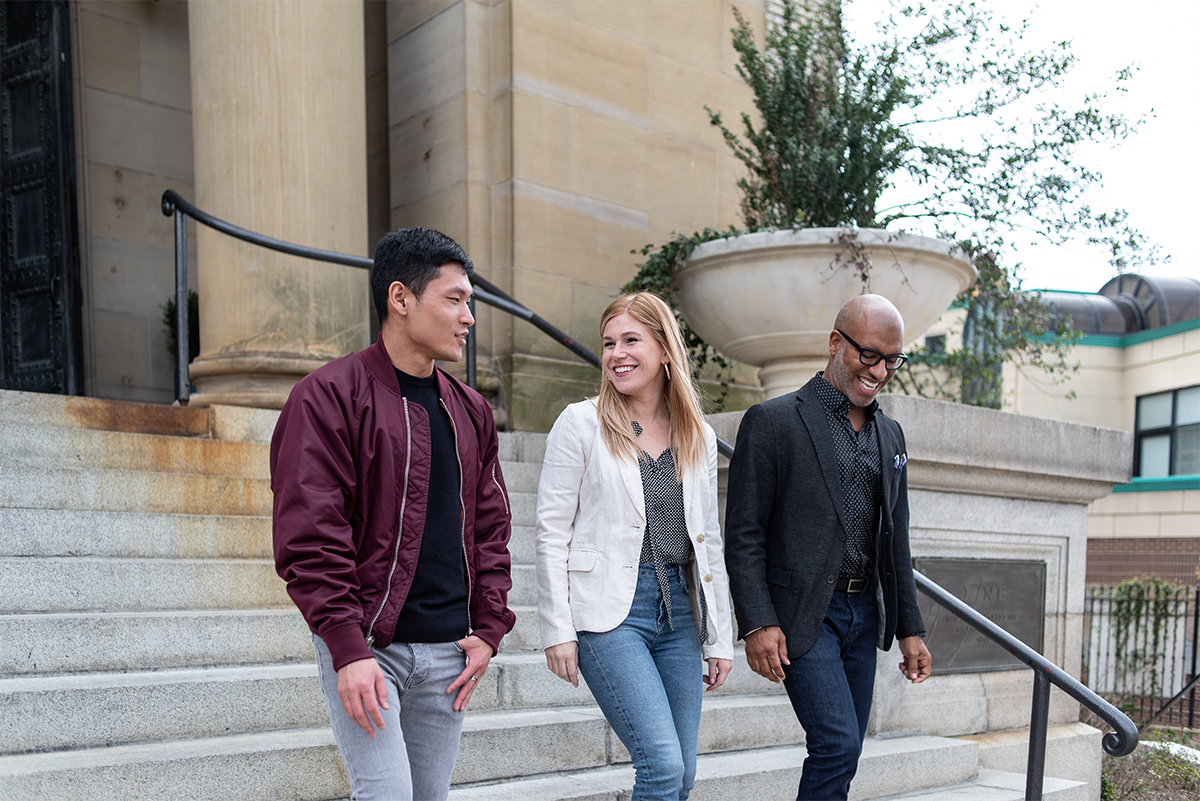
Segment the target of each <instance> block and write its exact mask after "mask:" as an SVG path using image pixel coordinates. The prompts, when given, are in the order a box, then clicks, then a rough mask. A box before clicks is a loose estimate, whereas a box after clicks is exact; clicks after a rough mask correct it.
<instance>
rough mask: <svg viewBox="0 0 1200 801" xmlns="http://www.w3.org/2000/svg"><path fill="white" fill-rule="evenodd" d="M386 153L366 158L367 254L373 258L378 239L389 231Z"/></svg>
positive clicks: (389, 208)
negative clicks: (368, 231)
mask: <svg viewBox="0 0 1200 801" xmlns="http://www.w3.org/2000/svg"><path fill="white" fill-rule="evenodd" d="M388 164H389V162H388V152H387V151H386V150H384V151H383V152H382V153H373V154H371V156H369V157H368V158H367V217H368V228H369V229H370V232H371V233H370V234H369V236H368V240H369V247H368V248H367V252H368V253H369V254H370V255H372V256H374V254H375V245H376V244H377V243H378V242H379V239H380V237H382V236H383V235H384V234H386V233H387V232H388V231H389V230H391V223H392V209H391V192H390V189H389V184H390V183H391V176H390V175H388Z"/></svg>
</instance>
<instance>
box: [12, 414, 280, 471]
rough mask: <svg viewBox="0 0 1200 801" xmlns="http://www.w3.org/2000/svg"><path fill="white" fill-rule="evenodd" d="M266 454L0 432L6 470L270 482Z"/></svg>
mask: <svg viewBox="0 0 1200 801" xmlns="http://www.w3.org/2000/svg"><path fill="white" fill-rule="evenodd" d="M269 451H270V448H269V446H268V445H265V444H262V443H249V442H226V441H223V440H216V439H208V438H198V437H178V436H175V437H172V436H161V435H154V434H128V433H123V432H115V431H92V430H88V429H79V428H47V427H42V426H29V425H5V426H4V427H3V428H0V453H4V454H5V456H4V461H5V464H6V465H8V466H9V467H24V466H31V467H40V468H47V467H77V468H78V467H88V468H93V469H98V470H141V471H148V472H155V473H198V474H203V475H210V476H241V477H243V478H269V477H270V473H269V456H270V453H269Z"/></svg>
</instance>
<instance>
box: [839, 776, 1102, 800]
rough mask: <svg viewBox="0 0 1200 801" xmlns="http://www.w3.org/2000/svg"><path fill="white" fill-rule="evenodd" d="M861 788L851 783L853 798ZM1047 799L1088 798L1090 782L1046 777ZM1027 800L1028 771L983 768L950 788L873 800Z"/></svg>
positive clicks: (1044, 789)
mask: <svg viewBox="0 0 1200 801" xmlns="http://www.w3.org/2000/svg"><path fill="white" fill-rule="evenodd" d="M856 790H857V788H855V787H853V786H851V793H850V798H852V799H856V798H860V796H858V795H856V792H855V791H856ZM1042 798H1043V799H1044V801H1088V799H1089V798H1090V795H1089V789H1088V785H1087V783H1086V782H1077V781H1071V780H1069V779H1056V778H1054V777H1051V776H1047V777H1045V779H1044V780H1043V782H1042ZM902 799H903V800H904V801H916V799H920V800H921V801H1024V799H1025V774H1023V773H1007V772H1004V771H998V770H987V769H984V768H981V769H980V770H979V777H978V778H977V779H975V780H974V781H970V782H965V783H963V784H956V785H952V786H949V787H937V788H931V789H928V790H920V791H918V792H914V793H902V794H900V795H885V796H877V797H875V798H874V799H872V801H901V800H902Z"/></svg>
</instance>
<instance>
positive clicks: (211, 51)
mask: <svg viewBox="0 0 1200 801" xmlns="http://www.w3.org/2000/svg"><path fill="white" fill-rule="evenodd" d="M188 25H189V38H190V46H191V68H192V109H193V113H192V120H193V123H192V124H193V132H194V137H195V160H196V204H197V206H199V207H200V208H201V209H202V210H204V211H207V212H209V213H210V214H213V215H215V216H217V217H220V218H222V219H224V220H227V221H229V222H231V223H233V224H235V225H238V226H241V227H243V228H247V229H250V230H251V231H255V232H258V233H262V234H266V235H267V236H272V237H275V238H278V239H283V240H287V241H290V242H296V243H299V244H302V245H309V246H311V247H316V248H322V249H325V250H336V251H341V252H344V253H353V254H358V255H364V254H365V251H366V247H367V235H368V232H367V226H368V222H367V189H366V186H367V180H366V101H365V87H364V77H363V74H364V73H363V58H364V55H363V10H362V5H361V3H357V2H345V0H306V2H291V1H290V0H257V1H256V2H252V3H251V2H226V1H224V0H206V2H192V3H189V4H188ZM197 248H198V262H199V287H200V289H199V291H200V343H201V350H200V355H199V357H197V359H196V361H195V362H194V363H193V364H192V368H191V378H192V382H193V383H194V384H195V386H196V389H197V394H196V395H193V396H192V403H193V404H197V405H210V404H214V403H227V404H234V405H240V406H261V407H267V408H280V407H281V406H282V405H283V402H284V401H285V400H286V399H287V395H288V392H289V391H290V390H291V388H292V386H293V385H294V384H295V383H296V382H297V381H298V380H299V379H300V378H302V377H303V376H305V375H307V374H308V373H309V372H311V371H312V370H314V369H316V368H317V367H320V366H321V365H322V364H324V363H325V362H327V361H329V360H331V359H334V358H336V357H338V356H341V355H343V354H345V353H348V352H349V351H351V350H357V349H360V348H362V347H364V346H365V344H366V341H367V331H368V311H367V309H368V292H367V276H366V271H364V270H360V269H357V268H352V267H342V266H339V265H334V264H325V263H321V262H314V261H308V260H305V259H299V258H296V257H294V256H287V255H284V254H281V253H276V252H274V251H270V250H266V249H265V248H260V247H256V246H253V245H249V244H246V243H243V242H240V241H238V240H235V239H232V238H230V237H227V236H225V235H224V234H220V233H217V232H216V231H212V230H210V229H208V228H206V227H205V226H198V241H197Z"/></svg>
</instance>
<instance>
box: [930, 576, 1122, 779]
mask: <svg viewBox="0 0 1200 801" xmlns="http://www.w3.org/2000/svg"><path fill="white" fill-rule="evenodd" d="M913 576H914V578H916V581H917V589H918V590H920V591H921V592H923V593H925V594H926V595H928V596H929V597H930V598H932V599H933V600H934V601H936V602H937V603H939V604H941V605H942V606H944V607H945V608H946V609H949V610H950V611H951V612H953V613H954V614H955V615H957V616H958V618H959V619H960V620H962V621H963V622H964V623H966V624H967V625H969V626H971V627H972V628H973V629H975V630H976V631H978V632H980V633H981V634H983V635H984V636H985V637H987V638H988V639H990V640H991V641H992V642H994V643H996V644H997V645H999V646H1000V647H1001V648H1003V649H1004V650H1006V651H1008V652H1009V653H1010V654H1012V655H1013V656H1015V657H1016V658H1017V659H1019V660H1020V661H1022V662H1024V663H1025V664H1026V665H1027V666H1028V667H1029V668H1031V669H1032V670H1033V710H1032V711H1031V713H1030V719H1029V761H1028V762H1027V764H1026V769H1025V799H1026V801H1040V799H1041V797H1042V781H1043V778H1044V777H1045V773H1046V730H1047V728H1048V726H1049V721H1050V685H1051V684H1053V685H1054V686H1056V687H1058V688H1059V689H1060V690H1062V691H1063V692H1065V693H1066V694H1067V695H1069V696H1071V697H1072V698H1074V699H1075V700H1076V701H1078V702H1079V703H1081V704H1083V705H1084V706H1086V707H1087V708H1088V709H1090V710H1092V711H1093V712H1095V713H1096V714H1097V715H1098V716H1099V717H1100V718H1101V719H1102V720H1103V721H1104V722H1105V723H1107V724H1108V725H1110V726H1112V727H1113V730H1112V731H1110V732H1108V733H1107V734H1105V735H1104V739H1103V745H1104V750H1105V752H1107V753H1108V754H1109V755H1110V756H1115V757H1121V756H1126V755H1127V754H1131V753H1133V749H1134V748H1137V744H1138V729H1137V726H1135V725H1134V723H1133V721H1132V720H1130V719H1129V717H1128V716H1127V715H1126V714H1125V713H1124V712H1122V711H1121V710H1119V709H1117V708H1116V707H1115V706H1113V705H1112V704H1110V703H1109V702H1108V701H1105V700H1104V699H1103V698H1101V697H1100V696H1099V695H1097V694H1096V693H1094V692H1092V690H1090V689H1089V688H1088V687H1086V686H1084V685H1083V684H1082V683H1081V682H1080V681H1078V680H1077V679H1076V678H1074V677H1073V676H1071V675H1070V674H1069V673H1067V672H1066V671H1064V670H1063V669H1062V668H1060V667H1058V666H1057V665H1055V664H1054V663H1053V662H1050V661H1049V660H1048V659H1046V657H1044V656H1042V655H1041V654H1039V653H1038V652H1037V651H1035V650H1033V649H1032V648H1030V647H1029V646H1028V645H1026V644H1025V643H1023V642H1021V641H1020V640H1018V639H1017V638H1016V637H1014V636H1012V635H1011V634H1009V633H1008V632H1007V631H1005V630H1004V629H1002V628H1000V627H999V626H997V625H996V624H995V623H993V622H992V621H990V620H988V619H987V618H986V617H984V616H983V615H981V614H980V613H979V612H977V611H975V610H974V609H973V608H971V607H970V606H969V605H968V604H967V603H965V602H964V601H962V600H960V599H958V598H956V597H955V596H953V595H951V594H950V593H949V592H947V591H946V590H945V589H943V588H942V587H940V586H939V585H938V584H937V583H936V582H934V581H933V580H932V579H930V578H929V577H928V576H926V575H924V574H922V573H919V572H917V573H914V574H913Z"/></svg>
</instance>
